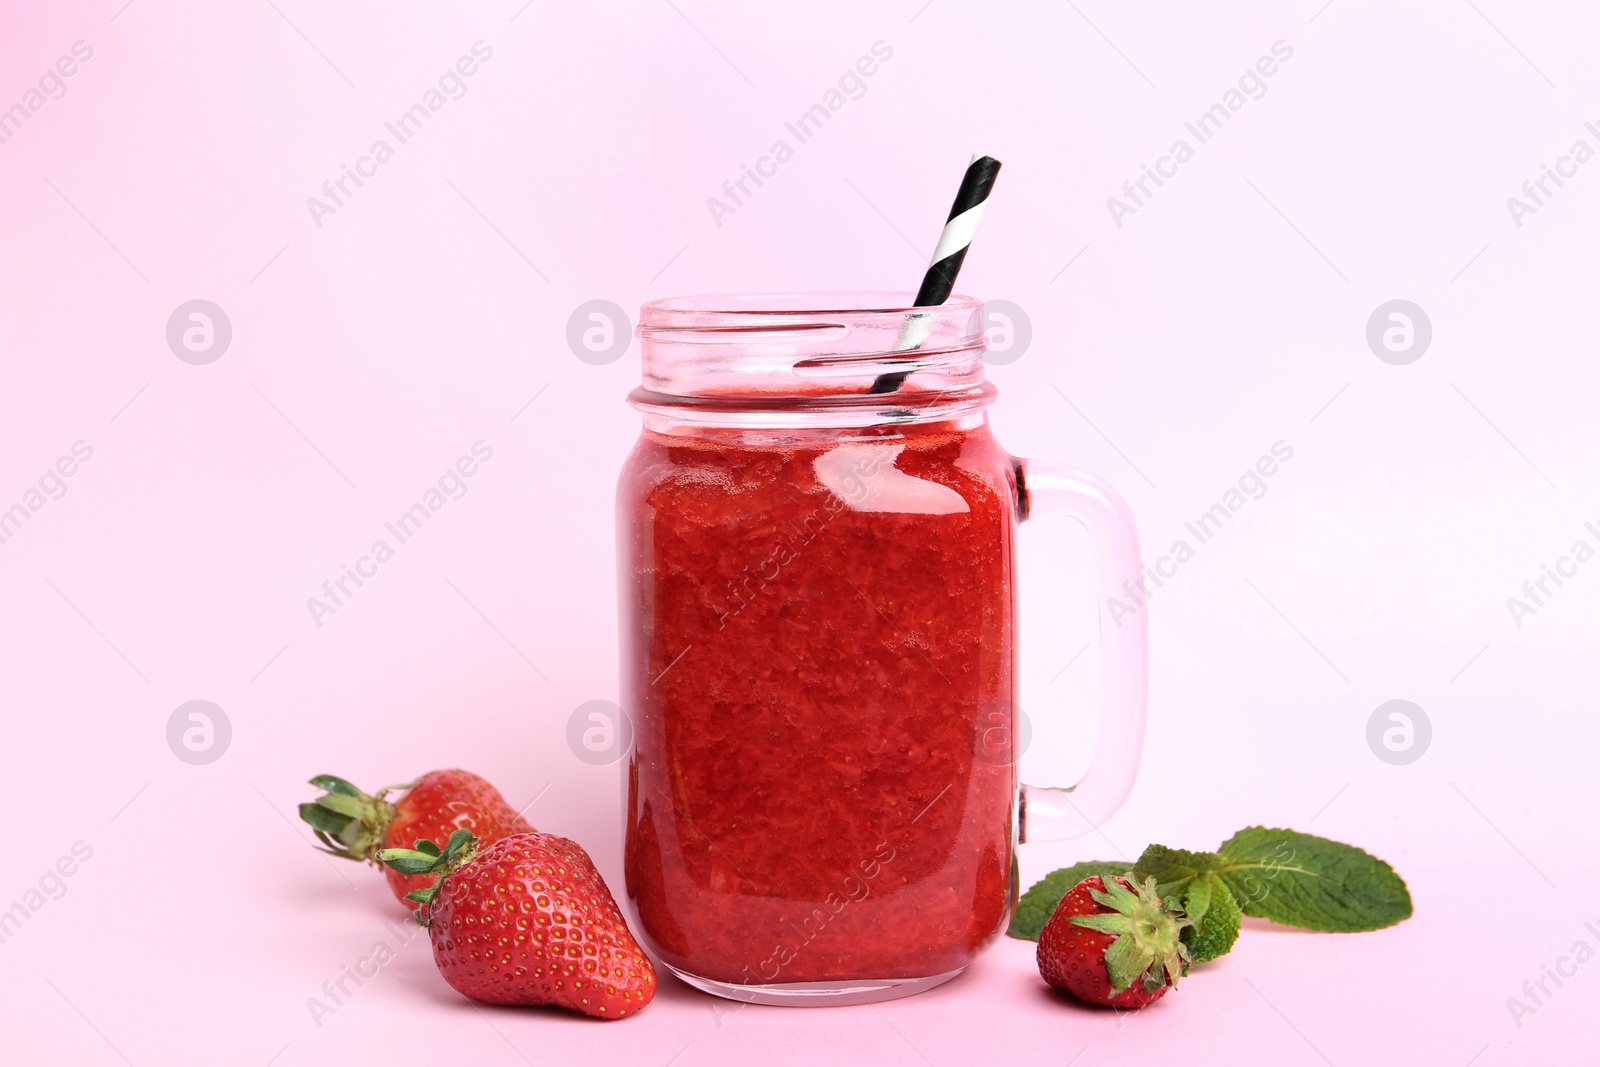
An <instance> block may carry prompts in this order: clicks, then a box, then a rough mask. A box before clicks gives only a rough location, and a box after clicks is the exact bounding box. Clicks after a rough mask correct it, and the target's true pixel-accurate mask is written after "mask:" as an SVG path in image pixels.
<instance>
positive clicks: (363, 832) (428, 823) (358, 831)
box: [300, 770, 533, 901]
mask: <svg viewBox="0 0 1600 1067" xmlns="http://www.w3.org/2000/svg"><path fill="white" fill-rule="evenodd" d="M311 784H312V785H314V786H316V787H317V788H318V789H322V790H326V793H325V795H323V796H320V797H318V798H317V799H316V800H315V801H312V802H308V803H305V804H301V805H300V818H302V819H304V820H305V821H306V822H308V823H310V824H311V827H312V829H313V830H314V831H315V832H316V835H317V840H319V841H321V842H322V843H323V845H325V846H326V848H325V851H327V852H330V853H332V854H333V855H335V856H342V857H344V858H345V859H351V860H365V861H367V862H369V863H377V862H378V850H379V849H384V848H405V847H407V846H408V845H410V844H411V842H413V841H417V840H419V839H425V840H430V841H443V840H445V839H446V838H448V837H449V836H450V835H451V834H452V833H454V832H455V831H457V830H471V831H472V832H473V833H474V834H475V835H476V836H477V837H478V838H480V839H481V840H483V841H490V842H492V841H498V840H500V839H501V838H502V837H506V836H508V835H510V834H527V833H532V832H533V827H532V826H531V825H530V824H529V823H528V820H526V819H524V818H523V817H522V816H521V815H519V814H517V813H516V812H515V811H513V810H512V808H511V805H510V804H507V803H506V800H505V798H504V797H502V796H501V795H500V791H499V790H498V789H496V788H495V787H494V786H492V785H490V784H489V783H488V782H487V781H485V780H484V779H483V778H480V777H478V776H477V775H476V774H473V773H472V772H470V771H461V770H448V771H429V772H428V773H427V774H424V775H423V776H422V777H421V778H418V779H417V780H416V781H414V782H411V783H410V784H408V785H392V786H388V787H386V788H384V789H380V790H378V791H377V793H375V794H372V795H368V794H366V793H363V792H362V791H361V790H359V789H357V788H356V787H355V786H353V785H351V784H350V783H349V782H347V781H345V780H344V779H343V778H336V777H335V776H333V775H331V774H319V775H317V776H316V777H315V778H313V779H311ZM402 789H403V790H405V791H406V792H405V795H404V796H402V797H401V798H400V799H399V800H396V801H395V802H394V803H390V802H389V800H388V794H389V793H391V792H394V791H396V790H402ZM383 873H384V875H385V877H387V878H388V880H389V890H390V891H391V892H392V893H394V895H395V899H397V900H400V901H404V900H405V899H406V894H407V893H410V892H412V891H413V890H417V889H426V888H427V887H428V886H430V885H432V884H433V881H434V880H433V878H432V877H429V876H425V875H413V876H409V877H408V876H407V875H404V874H401V873H400V872H398V871H396V870H393V869H390V868H385V870H384V872H383Z"/></svg>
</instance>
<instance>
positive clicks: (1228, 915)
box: [1180, 871, 1239, 963]
mask: <svg viewBox="0 0 1600 1067" xmlns="http://www.w3.org/2000/svg"><path fill="white" fill-rule="evenodd" d="M1180 899H1181V900H1182V901H1183V910H1184V914H1185V915H1187V916H1188V918H1189V922H1190V923H1191V924H1192V925H1189V926H1185V927H1184V928H1183V934H1182V937H1183V943H1184V944H1186V945H1188V946H1189V955H1190V956H1191V957H1192V958H1193V960H1194V962H1196V963H1204V962H1206V961H1207V960H1214V959H1216V958H1217V957H1218V956H1224V955H1227V953H1228V950H1229V949H1231V948H1233V943H1234V941H1236V940H1238V938H1239V902H1238V901H1237V900H1235V899H1234V898H1233V894H1232V893H1231V892H1230V891H1229V890H1228V886H1227V883H1225V882H1224V881H1223V880H1222V878H1221V877H1220V876H1218V875H1217V874H1215V873H1213V872H1210V871H1207V872H1206V873H1204V874H1201V875H1199V876H1198V877H1196V878H1195V879H1194V881H1192V882H1190V883H1189V884H1188V886H1187V887H1185V888H1184V890H1183V892H1182V895H1181V898H1180Z"/></svg>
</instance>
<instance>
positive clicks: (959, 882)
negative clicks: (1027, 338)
mask: <svg viewBox="0 0 1600 1067" xmlns="http://www.w3.org/2000/svg"><path fill="white" fill-rule="evenodd" d="M1016 502H1017V488H1016V477H1015V471H1014V469H1013V466H1012V461H1011V459H1010V457H1009V456H1008V455H1007V454H1006V453H1005V452H1004V451H1003V450H1002V449H1001V448H1000V447H999V446H998V445H997V444H996V443H995V441H994V439H993V437H992V436H991V435H990V433H989V430H988V427H987V425H986V424H984V423H981V422H980V423H978V424H977V425H974V426H969V427H965V428H962V427H958V426H957V425H956V424H954V423H952V422H942V423H927V424H915V423H910V424H904V425H895V426H880V427H873V428H869V429H865V430H860V431H856V432H855V433H853V434H848V435H844V436H841V434H840V432H839V431H837V430H829V431H825V432H815V433H808V432H807V431H804V430H784V431H772V430H768V431H760V432H753V431H750V430H714V429H707V428H704V427H699V428H695V429H694V430H692V431H689V432H685V433H683V434H672V435H666V434H662V433H657V432H654V431H652V430H647V431H646V432H645V434H644V436H643V437H642V438H641V440H640V442H639V444H638V446H637V447H636V448H635V450H634V452H633V454H632V456H631V458H630V460H629V462H628V464H627V466H626V468H625V469H624V472H623V474H622V479H621V484H620V486H619V490H618V512H617V514H618V523H619V545H620V546H621V556H620V558H621V574H620V582H621V590H622V595H621V609H622V610H621V627H622V648H623V679H624V688H623V699H624V706H625V707H626V708H627V709H628V711H629V712H630V714H632V715H633V717H634V720H635V746H634V751H633V755H632V758H631V763H630V770H629V781H628V797H627V842H626V859H625V866H626V874H627V893H628V896H629V897H630V898H631V899H632V901H633V904H634V906H635V908H636V909H637V914H638V918H639V923H640V926H641V927H642V932H643V934H644V935H645V938H646V940H647V941H648V943H649V945H650V947H651V948H652V949H653V950H654V951H655V952H656V953H657V954H659V956H660V957H661V958H662V959H663V960H664V961H665V962H666V963H667V964H669V965H670V966H672V967H674V968H676V969H679V970H681V971H685V972H688V973H689V974H692V975H695V976H699V977H702V978H709V979H713V980H716V981H721V982H735V983H791V982H819V981H821V982H826V981H844V980H850V979H890V978H917V977H927V976H934V975H940V974H944V973H947V972H951V971H954V970H957V969H959V968H961V967H963V966H965V965H966V964H967V963H968V962H969V961H970V960H971V959H972V958H973V956H975V955H976V954H977V953H978V952H979V951H981V950H982V949H983V948H984V947H985V946H986V945H987V944H988V943H989V942H990V941H992V940H993V939H994V938H995V937H996V936H997V935H998V934H999V932H1000V931H1001V930H1002V928H1003V927H1004V924H1005V923H1006V921H1007V920H1008V918H1009V916H1010V912H1011V907H1012V905H1013V903H1014V902H1015V897H1016V889H1015V884H1014V877H1013V848H1014V842H1013V838H1012V833H1013V831H1012V829H1011V828H1012V827H1013V825H1014V822H1015V820H1014V819H1013V817H1012V816H1013V814H1014V813H1013V810H1012V806H1013V804H1014V803H1015V798H1016V778H1015V768H1014V766H1013V760H1012V759H1011V754H1010V747H1009V739H1010V737H1011V727H1012V714H1013V711H1012V709H1013V696H1014V694H1013V688H1014V684H1015V648H1014V635H1013V633H1012V628H1011V619H1012V618H1013V616H1014V604H1013V598H1014V589H1013V562H1012V558H1013V532H1014V528H1015V522H1016V519H1017V515H1016V510H1017V503H1016Z"/></svg>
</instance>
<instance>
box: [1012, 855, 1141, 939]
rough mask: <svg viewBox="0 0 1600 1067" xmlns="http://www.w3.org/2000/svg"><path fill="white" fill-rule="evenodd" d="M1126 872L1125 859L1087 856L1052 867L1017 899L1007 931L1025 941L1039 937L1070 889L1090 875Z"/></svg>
mask: <svg viewBox="0 0 1600 1067" xmlns="http://www.w3.org/2000/svg"><path fill="white" fill-rule="evenodd" d="M1127 873H1128V865H1127V864H1126V863H1109V862H1106V861H1104V860H1088V861H1085V862H1083V863H1074V864H1073V865H1072V866H1070V867H1063V868H1061V869H1060V870H1058V871H1051V872H1050V873H1049V874H1047V875H1045V876H1044V877H1043V878H1041V879H1040V880H1039V881H1038V882H1036V883H1035V884H1034V886H1033V888H1032V889H1030V890H1028V891H1027V892H1026V893H1024V894H1022V899H1020V900H1018V901H1017V910H1016V912H1015V913H1014V914H1013V915H1012V916H1011V926H1010V927H1009V928H1008V929H1007V930H1006V933H1008V934H1010V935H1011V936H1012V937H1015V938H1018V939H1020V940H1022V941H1037V940H1039V931H1040V930H1043V929H1044V924H1045V922H1046V921H1048V920H1049V918H1050V916H1051V915H1053V914H1055V910H1056V905H1057V904H1060V903H1061V898H1062V897H1064V896H1066V895H1067V891H1068V890H1069V889H1071V888H1072V887H1073V886H1075V885H1077V884H1078V883H1079V882H1081V881H1083V880H1084V879H1085V878H1088V877H1090V876H1091V875H1096V874H1098V875H1102V876H1103V875H1108V874H1127Z"/></svg>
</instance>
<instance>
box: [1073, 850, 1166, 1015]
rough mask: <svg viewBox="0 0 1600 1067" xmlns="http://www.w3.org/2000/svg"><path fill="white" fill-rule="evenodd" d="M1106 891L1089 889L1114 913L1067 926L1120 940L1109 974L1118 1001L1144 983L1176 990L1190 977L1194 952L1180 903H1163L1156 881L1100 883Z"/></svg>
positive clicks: (1077, 918)
mask: <svg viewBox="0 0 1600 1067" xmlns="http://www.w3.org/2000/svg"><path fill="white" fill-rule="evenodd" d="M1101 883H1102V884H1103V885H1104V886H1105V890H1104V891H1103V892H1102V891H1101V890H1098V889H1095V888H1094V887H1093V886H1092V885H1091V886H1090V888H1089V896H1090V898H1091V899H1093V900H1094V902H1095V903H1096V904H1099V905H1100V906H1101V907H1103V908H1110V909H1111V910H1110V911H1109V912H1097V913H1095V914H1092V915H1074V916H1071V917H1070V918H1068V920H1067V921H1068V922H1070V923H1072V924H1073V925H1075V926H1081V927H1083V928H1084V929H1085V930H1094V931H1096V932H1098V933H1102V934H1114V935H1116V940H1115V941H1113V942H1111V945H1110V947H1109V948H1107V949H1106V973H1107V974H1108V975H1109V976H1110V978H1111V993H1112V995H1113V996H1115V995H1116V994H1118V993H1121V992H1122V991H1123V990H1125V989H1127V988H1129V987H1130V986H1132V985H1133V983H1134V982H1140V983H1142V984H1143V986H1144V988H1145V989H1147V990H1156V989H1160V988H1161V987H1162V986H1164V985H1167V984H1171V985H1174V986H1176V985H1177V984H1178V978H1179V976H1180V975H1184V974H1188V973H1189V959H1190V957H1189V948H1188V946H1187V945H1185V944H1184V943H1183V938H1182V932H1183V928H1184V927H1185V926H1188V925H1189V920H1188V919H1187V918H1185V917H1184V915H1183V909H1182V908H1181V907H1179V905H1178V902H1177V899H1176V898H1175V897H1168V898H1166V899H1165V900H1163V899H1162V898H1161V897H1160V896H1159V895H1158V894H1157V893H1156V880H1155V879H1154V878H1146V879H1145V880H1144V884H1143V885H1139V884H1138V883H1136V882H1132V881H1128V880H1125V879H1123V878H1119V877H1115V876H1112V875H1107V876H1105V877H1102V878H1101Z"/></svg>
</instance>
